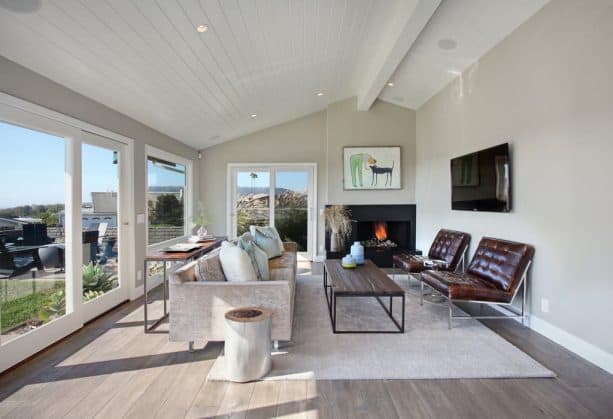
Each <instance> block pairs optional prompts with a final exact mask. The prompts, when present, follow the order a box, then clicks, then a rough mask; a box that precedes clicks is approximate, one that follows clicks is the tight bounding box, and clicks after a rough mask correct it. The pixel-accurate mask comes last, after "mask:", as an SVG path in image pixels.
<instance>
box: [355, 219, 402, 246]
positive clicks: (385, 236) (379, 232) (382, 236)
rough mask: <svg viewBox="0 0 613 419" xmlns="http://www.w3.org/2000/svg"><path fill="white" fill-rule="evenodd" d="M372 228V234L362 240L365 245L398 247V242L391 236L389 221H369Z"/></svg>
mask: <svg viewBox="0 0 613 419" xmlns="http://www.w3.org/2000/svg"><path fill="white" fill-rule="evenodd" d="M369 224H370V226H371V228H372V236H371V237H369V238H368V239H366V240H362V241H361V243H362V246H364V247H398V243H396V242H395V241H394V240H391V239H390V238H389V233H388V227H387V222H385V221H373V222H371V223H369Z"/></svg>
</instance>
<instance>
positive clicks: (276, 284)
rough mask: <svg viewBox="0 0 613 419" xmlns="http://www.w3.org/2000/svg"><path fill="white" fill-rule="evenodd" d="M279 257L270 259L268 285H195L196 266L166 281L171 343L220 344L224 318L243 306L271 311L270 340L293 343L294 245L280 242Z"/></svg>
mask: <svg viewBox="0 0 613 419" xmlns="http://www.w3.org/2000/svg"><path fill="white" fill-rule="evenodd" d="M284 247H285V252H284V253H283V255H281V256H279V257H277V258H274V259H270V260H269V261H268V265H269V268H270V277H271V279H270V281H249V282H227V281H196V272H195V268H196V264H197V261H194V262H191V263H189V264H187V265H185V266H183V267H181V268H180V269H178V270H177V271H175V272H174V273H173V274H172V275H171V278H170V340H171V341H173V342H189V343H190V348H191V346H192V344H193V342H194V341H223V340H224V335H225V320H224V314H225V313H226V312H227V311H228V310H231V309H233V308H236V307H244V306H258V307H265V308H268V309H270V310H272V313H273V315H272V329H271V338H272V340H274V341H289V340H291V338H292V321H293V316H294V294H295V290H296V270H297V258H296V249H297V247H296V243H284Z"/></svg>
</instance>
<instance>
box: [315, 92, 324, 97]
mask: <svg viewBox="0 0 613 419" xmlns="http://www.w3.org/2000/svg"><path fill="white" fill-rule="evenodd" d="M316 95H317V96H319V97H321V96H323V95H324V92H317V93H316Z"/></svg>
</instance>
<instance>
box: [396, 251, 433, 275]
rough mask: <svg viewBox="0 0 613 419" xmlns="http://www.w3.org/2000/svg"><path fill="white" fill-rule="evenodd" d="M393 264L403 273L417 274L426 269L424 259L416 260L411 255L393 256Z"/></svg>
mask: <svg viewBox="0 0 613 419" xmlns="http://www.w3.org/2000/svg"><path fill="white" fill-rule="evenodd" d="M394 264H395V265H396V267H397V268H400V269H402V270H403V271H405V272H413V273H419V272H422V271H425V270H426V269H428V267H427V266H426V265H425V264H424V259H418V258H416V257H414V256H413V255H405V254H398V255H394Z"/></svg>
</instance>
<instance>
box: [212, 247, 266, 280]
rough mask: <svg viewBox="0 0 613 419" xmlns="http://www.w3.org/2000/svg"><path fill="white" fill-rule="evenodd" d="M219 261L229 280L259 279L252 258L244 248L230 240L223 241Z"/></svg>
mask: <svg viewBox="0 0 613 419" xmlns="http://www.w3.org/2000/svg"><path fill="white" fill-rule="evenodd" d="M219 261H220V262H221V267H222V268H223V273H224V275H225V276H226V281H228V282H246V281H257V280H258V277H257V275H256V273H255V269H253V264H252V263H251V258H250V257H249V255H248V254H247V252H245V251H244V250H243V249H241V248H240V247H238V246H237V245H235V244H234V243H230V242H227V241H225V242H223V243H222V244H221V250H220V251H219Z"/></svg>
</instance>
